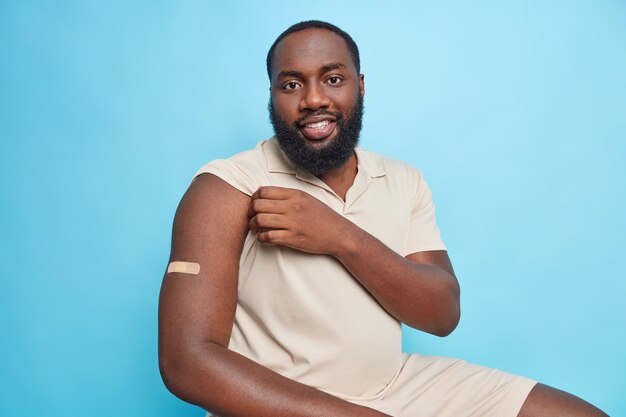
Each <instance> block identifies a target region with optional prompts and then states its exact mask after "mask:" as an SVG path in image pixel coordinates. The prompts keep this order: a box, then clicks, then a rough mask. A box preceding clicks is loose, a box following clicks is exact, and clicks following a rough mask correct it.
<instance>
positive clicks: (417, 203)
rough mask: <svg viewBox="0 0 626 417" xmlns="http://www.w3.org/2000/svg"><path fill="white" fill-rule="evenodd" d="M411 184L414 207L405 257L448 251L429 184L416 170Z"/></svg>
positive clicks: (412, 208)
mask: <svg viewBox="0 0 626 417" xmlns="http://www.w3.org/2000/svg"><path fill="white" fill-rule="evenodd" d="M410 183H411V189H412V200H411V206H412V207H411V219H410V225H409V233H408V241H407V244H406V253H405V256H406V255H410V254H412V253H415V252H424V251H432V250H446V246H445V244H444V243H443V240H442V239H441V233H440V232H439V228H438V227H437V220H436V217H435V204H434V203H433V199H432V194H431V192H430V188H428V184H426V181H425V180H424V178H423V177H422V174H421V173H420V172H419V171H415V170H413V175H412V179H411V181H410Z"/></svg>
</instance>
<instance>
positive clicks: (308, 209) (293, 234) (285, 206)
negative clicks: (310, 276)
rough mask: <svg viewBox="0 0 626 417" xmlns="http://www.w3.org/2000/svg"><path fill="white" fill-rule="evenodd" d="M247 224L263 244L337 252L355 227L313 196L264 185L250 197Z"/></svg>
mask: <svg viewBox="0 0 626 417" xmlns="http://www.w3.org/2000/svg"><path fill="white" fill-rule="evenodd" d="M248 216H249V217H250V221H249V222H248V227H249V228H250V230H252V231H253V232H256V233H257V234H258V235H257V238H258V240H259V241H260V242H263V243H272V244H276V245H284V246H289V247H291V248H294V249H298V250H301V251H304V252H310V253H320V254H329V255H335V254H336V253H337V252H338V250H339V248H338V244H339V243H340V242H341V239H342V237H345V236H346V233H348V232H349V231H350V230H351V229H353V228H354V227H355V226H354V224H352V223H351V222H350V221H349V220H347V219H345V218H344V217H342V216H341V215H339V214H337V213H336V212H335V211H333V209H331V208H330V207H328V206H327V205H326V204H324V203H322V202H321V201H320V200H318V199H317V198H315V197H313V196H312V195H310V194H308V193H306V192H304V191H300V190H295V189H292V188H283V187H261V188H259V189H258V190H257V191H256V192H255V193H254V194H253V195H252V197H251V202H250V209H249V211H248Z"/></svg>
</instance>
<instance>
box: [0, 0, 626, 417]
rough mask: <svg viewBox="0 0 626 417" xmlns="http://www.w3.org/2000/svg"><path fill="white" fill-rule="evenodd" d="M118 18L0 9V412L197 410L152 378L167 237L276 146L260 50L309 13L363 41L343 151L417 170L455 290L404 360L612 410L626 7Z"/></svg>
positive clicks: (625, 292) (625, 217) (622, 312)
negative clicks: (462, 365) (472, 366)
mask: <svg viewBox="0 0 626 417" xmlns="http://www.w3.org/2000/svg"><path fill="white" fill-rule="evenodd" d="M130 3H131V2H123V1H114V2H99V3H97V2H52V1H50V2H29V1H7V0H4V1H3V2H1V3H0V57H1V62H0V141H1V147H0V149H1V150H0V187H1V194H0V198H1V200H0V204H1V206H0V207H1V208H0V214H1V217H0V219H1V220H0V222H1V225H0V227H1V229H0V230H1V231H0V235H1V237H0V239H1V240H0V242H1V244H0V245H1V246H0V265H2V272H1V273H0V274H1V276H2V278H1V281H0V283H1V285H2V290H1V291H0V326H1V334H2V336H1V341H0V358H2V366H1V368H0V386H1V387H2V389H0V415H3V416H30V415H47V416H78V415H90V416H92V417H96V416H112V415H116V416H135V415H148V414H150V415H152V416H190V415H196V416H200V415H202V411H201V410H199V409H197V408H195V407H193V406H189V405H186V404H184V403H183V402H181V401H179V400H178V399H176V398H175V397H173V396H172V395H171V394H169V393H168V392H167V391H166V389H165V388H164V387H163V385H162V383H161V381H160V377H159V374H158V369H157V352H156V347H157V346H156V338H157V332H156V324H157V320H156V319H157V316H156V313H157V297H158V292H159V287H160V281H161V277H162V273H163V271H164V268H165V266H166V262H167V256H168V251H169V238H170V227H171V221H172V218H173V215H174V210H175V208H176V205H177V203H178V201H179V199H180V197H181V196H182V194H183V192H184V191H185V189H186V187H187V184H188V182H189V179H190V177H191V175H192V174H193V173H194V171H195V170H196V169H197V168H198V167H199V166H201V165H202V164H203V163H205V162H207V161H208V160H211V159H214V158H220V157H227V156H229V155H231V154H233V153H235V152H238V151H241V150H244V149H247V148H250V147H252V146H253V145H254V144H255V143H256V142H257V141H258V140H260V139H262V138H266V137H268V136H270V135H271V127H270V125H269V123H268V121H267V114H266V110H265V107H266V103H267V99H268V90H267V89H268V83H267V79H266V75H265V72H264V71H265V69H264V59H265V53H266V51H267V49H268V48H269V46H270V44H271V43H272V41H273V39H274V38H275V37H276V36H277V35H278V34H279V33H280V32H281V31H282V30H283V29H284V28H286V27H287V26H288V25H290V24H291V23H294V22H296V21H299V20H304V19H309V18H319V19H324V20H329V21H331V22H334V23H336V24H338V25H339V26H341V27H342V28H344V29H345V30H347V31H348V32H349V33H351V34H352V36H353V37H354V38H355V39H356V41H357V43H358V44H359V45H360V48H361V50H362V67H363V72H364V73H365V74H366V89H367V92H366V101H365V103H366V116H365V128H364V131H363V135H362V145H363V146H364V147H366V148H369V149H372V150H375V151H379V152H380V153H383V154H385V155H388V156H392V157H397V158H400V159H403V160H405V161H408V162H410V163H411V164H413V165H415V166H417V167H420V168H421V169H422V171H423V172H424V174H425V176H426V178H427V180H428V181H429V183H430V185H431V187H432V189H433V192H434V196H435V201H436V203H437V205H438V210H439V222H440V226H441V229H442V232H443V235H444V238H445V240H446V242H447V244H448V246H449V251H450V255H451V258H452V260H453V262H454V264H455V267H456V271H457V274H458V276H459V279H460V281H461V285H462V291H463V297H462V298H463V318H462V321H461V324H460V326H459V328H458V329H457V331H456V332H455V333H453V335H451V336H450V337H448V338H445V339H437V338H435V337H432V336H428V335H423V334H419V333H418V332H416V331H413V330H410V331H409V330H407V331H406V333H405V336H406V338H405V339H406V340H405V349H407V350H410V351H420V352H425V353H434V354H443V355H453V356H457V357H462V358H465V359H468V360H471V361H474V362H477V363H481V364H485V365H489V366H494V367H498V368H502V369H505V370H508V371H511V372H515V373H519V374H523V375H527V376H529V377H532V378H536V379H538V380H540V381H542V382H545V383H548V384H551V385H554V386H556V387H559V388H562V389H565V390H568V391H571V392H573V393H575V394H577V395H579V396H582V397H584V398H586V399H588V400H589V401H591V402H594V403H596V404H597V405H599V406H600V407H602V408H604V409H605V410H606V411H607V412H609V414H611V415H615V416H617V415H626V388H625V387H626V377H625V375H626V365H625V361H624V358H623V355H624V353H625V352H626V335H625V332H626V331H625V329H626V307H625V305H626V303H625V298H626V280H625V273H624V268H623V259H624V255H625V254H626V251H625V248H626V245H625V243H624V234H625V232H626V192H625V190H626V184H625V182H626V168H625V165H626V164H625V162H626V76H625V74H626V53H625V51H626V24H625V22H626V3H625V2H623V1H618V0H615V1H609V0H594V1H592V0H588V1H573V0H572V1H551V2H540V1H509V2H498V1H474V2H455V1H443V2H423V1H418V2H408V1H407V2H371V3H369V2H365V1H358V2H357V1H345V2H341V3H339V4H337V3H336V2H327V1H320V2H314V3H310V2H309V3H306V4H305V3H302V4H301V5H300V3H296V2H291V1H289V2H287V1H285V2H279V1H266V2H263V4H260V2H259V3H258V4H257V3H252V2H250V3H249V4H246V3H241V2H231V3H228V2H224V3H222V4H220V5H219V6H218V5H217V4H215V5H214V4H210V3H209V2H190V1H184V2H154V1H144V2H132V4H130ZM225 3H228V4H225ZM381 3H383V5H381Z"/></svg>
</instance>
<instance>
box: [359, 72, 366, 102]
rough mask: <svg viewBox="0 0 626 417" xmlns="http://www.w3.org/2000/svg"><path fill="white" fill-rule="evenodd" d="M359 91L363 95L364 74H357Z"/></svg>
mask: <svg viewBox="0 0 626 417" xmlns="http://www.w3.org/2000/svg"><path fill="white" fill-rule="evenodd" d="M359 91H360V92H361V97H363V96H364V95H365V74H359Z"/></svg>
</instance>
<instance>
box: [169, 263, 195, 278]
mask: <svg viewBox="0 0 626 417" xmlns="http://www.w3.org/2000/svg"><path fill="white" fill-rule="evenodd" d="M170 272H180V273H181V274H193V275H198V272H200V264H197V263H195V262H183V261H174V262H170V264H169V265H168V267H167V273H168V274H169V273H170Z"/></svg>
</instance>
